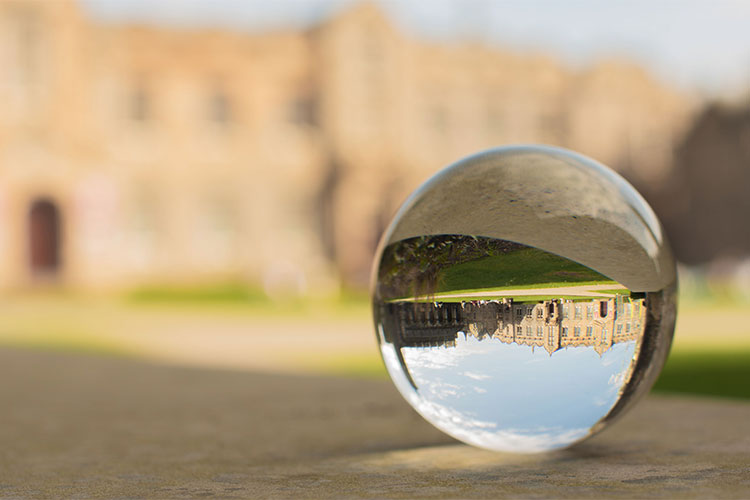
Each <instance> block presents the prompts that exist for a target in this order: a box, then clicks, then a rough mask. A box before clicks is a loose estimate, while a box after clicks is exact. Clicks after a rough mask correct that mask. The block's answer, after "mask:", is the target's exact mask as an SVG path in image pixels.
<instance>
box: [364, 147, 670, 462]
mask: <svg viewBox="0 0 750 500" xmlns="http://www.w3.org/2000/svg"><path fill="white" fill-rule="evenodd" d="M675 290H676V274H675V264H674V260H673V257H672V254H671V251H670V249H669V246H668V244H667V243H666V241H665V238H664V235H663V233H662V229H661V226H660V224H659V222H658V220H657V219H656V217H655V216H654V214H653V212H652V210H651V209H650V207H649V206H648V205H647V204H646V202H645V201H644V200H643V198H642V197H641V196H640V195H639V194H638V193H637V192H636V191H635V189H633V187H632V186H630V184H628V183H627V182H626V181H625V180H624V179H622V178H621V177H620V176H618V175H617V174H615V173H614V172H612V171H611V170H610V169H608V168H607V167H605V166H603V165H600V164H598V163H596V162H594V161H593V160H590V159H588V158H585V157H583V156H580V155H577V154H575V153H572V152H570V151H566V150H562V149H557V148H550V147H542V146H524V147H509V148H500V149H495V150H490V151H487V152H484V153H480V154H478V155H475V156H472V157H469V158H466V159H464V160H462V161H459V162H458V163H456V164H454V165H452V166H450V167H448V168H446V169H445V170H443V171H441V172H439V173H438V174H437V175H435V176H434V177H433V178H431V179H430V180H428V181H427V182H426V183H425V184H424V185H423V186H421V187H420V188H419V189H418V190H417V191H416V192H415V193H414V194H413V195H412V196H411V197H410V198H409V199H408V200H407V201H406V202H405V203H404V205H403V206H402V208H401V209H400V210H399V212H398V214H397V215H396V217H395V218H394V220H393V221H392V222H391V224H390V226H389V227H388V229H387V231H386V233H385V235H384V236H383V239H382V241H381V244H380V248H379V250H378V254H377V256H376V260H375V267H374V275H373V292H372V300H373V309H374V315H375V324H376V330H377V336H378V340H379V343H380V349H381V354H382V356H383V360H384V362H385V365H386V367H387V369H388V372H389V374H390V376H391V378H392V379H393V382H394V383H395V384H396V387H397V388H398V390H399V391H400V392H401V394H402V395H403V396H404V397H405V398H406V400H407V401H408V402H409V403H410V404H411V405H412V406H413V407H414V408H415V409H416V410H417V411H418V412H419V413H420V414H422V415H423V416H424V417H425V418H426V419H427V420H428V421H430V422H431V423H432V424H434V425H435V426H436V427H438V428H440V429H441V430H443V431H445V432H446V433H448V434H450V435H452V436H454V437H456V438H458V439H460V440H462V441H464V442H467V443H470V444H473V445H476V446H480V447H483V448H489V449H493V450H502V451H520V452H534V451H544V450H549V449H554V448H560V447H564V446H567V445H570V444H572V443H575V442H577V441H579V440H581V439H584V438H586V437H587V436H590V435H591V434H593V433H594V432H596V431H598V430H600V429H602V428H603V427H604V426H605V425H606V424H608V423H609V422H611V421H612V420H614V419H615V418H616V417H617V416H619V415H620V414H622V412H623V411H624V410H625V409H627V408H628V407H629V406H630V405H632V404H633V403H634V402H635V401H636V400H637V399H638V397H639V396H641V395H643V394H644V393H646V392H647V391H648V389H649V388H650V387H651V385H652V384H653V382H654V381H655V379H656V377H657V375H658V373H659V371H660V370H661V368H662V366H663V364H664V360H665V358H666V355H667V352H668V350H669V345H670V343H671V338H672V333H673V329H674V320H675Z"/></svg>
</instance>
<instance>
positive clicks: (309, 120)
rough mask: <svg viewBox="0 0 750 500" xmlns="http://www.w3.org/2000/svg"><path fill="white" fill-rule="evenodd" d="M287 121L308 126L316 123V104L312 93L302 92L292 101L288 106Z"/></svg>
mask: <svg viewBox="0 0 750 500" xmlns="http://www.w3.org/2000/svg"><path fill="white" fill-rule="evenodd" d="M289 121H291V122H292V123H294V124H296V125H301V126H308V127H314V126H316V125H318V106H317V102H316V100H315V98H314V97H313V95H312V94H309V93H306V94H302V95H300V96H298V97H297V98H296V99H294V100H293V101H292V103H291V105H290V107H289Z"/></svg>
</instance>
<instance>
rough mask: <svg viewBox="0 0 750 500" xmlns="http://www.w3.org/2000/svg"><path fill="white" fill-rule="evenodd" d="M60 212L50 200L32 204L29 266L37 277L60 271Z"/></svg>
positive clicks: (39, 200) (30, 212) (40, 200)
mask: <svg viewBox="0 0 750 500" xmlns="http://www.w3.org/2000/svg"><path fill="white" fill-rule="evenodd" d="M60 232H61V231H60V211H59V210H58V208H57V206H56V205H55V203H54V202H53V201H51V200H49V199H46V198H44V199H38V200H35V201H34V202H32V204H31V208H30V210H29V264H30V267H31V272H32V273H33V274H35V275H53V274H55V273H57V271H59V269H60V239H61V238H60Z"/></svg>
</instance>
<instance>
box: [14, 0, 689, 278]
mask: <svg viewBox="0 0 750 500" xmlns="http://www.w3.org/2000/svg"><path fill="white" fill-rule="evenodd" d="M0 75H1V76H0V102H3V103H4V109H3V113H2V114H0V179H2V183H0V287H3V288H19V287H26V286H30V285H33V284H36V283H50V282H51V283H56V284H63V285H66V286H70V287H76V288H90V289H102V288H114V289H117V288H122V287H128V286H134V285H137V284H143V283H147V282H156V283H165V282H175V283H193V282H209V281H216V280H243V281H247V282H254V283H262V284H263V286H264V287H265V288H266V290H267V291H268V292H269V293H287V292H293V293H305V292H309V291H324V290H329V289H331V287H335V284H336V283H338V282H340V281H342V280H343V281H345V282H348V283H350V284H353V285H362V284H363V283H365V282H366V280H367V277H368V273H369V268H370V260H371V258H372V254H373V252H374V249H375V246H376V244H377V240H378V237H379V235H380V233H381V231H382V230H383V228H384V227H385V225H386V224H387V221H388V219H389V218H390V216H391V214H392V213H393V211H394V210H395V208H396V207H397V205H398V204H399V203H400V202H401V201H402V200H403V199H404V197H405V196H406V195H407V194H408V193H409V192H410V191H411V190H412V189H414V188H415V187H416V186H417V185H418V184H419V183H420V182H421V181H422V180H424V179H425V178H426V177H427V176H429V175H430V174H432V173H433V172H435V171H436V170H438V169H440V168H442V167H443V166H445V165H446V164H447V163H450V162H451V161H454V160H456V159H458V158H460V157H462V156H465V155H467V154H470V153H472V152H475V151H477V150H480V149H484V148H487V147H492V146H497V145H502V144H507V143H518V142H545V143H551V144H557V145H563V146H567V147H570V148H572V149H575V150H578V151H581V152H583V153H586V154H589V155H591V156H593V157H595V158H597V159H599V160H600V161H603V162H605V163H609V164H611V165H613V166H616V167H617V166H622V167H623V168H625V167H627V168H631V169H632V170H633V171H634V172H637V174H638V175H640V176H642V177H644V178H658V177H659V176H661V175H662V173H663V172H664V171H665V169H666V168H667V167H668V166H669V163H670V154H671V145H672V143H673V141H674V140H675V139H676V138H677V137H678V136H679V135H680V134H681V132H682V127H683V124H684V123H685V122H686V119H687V117H688V115H689V113H690V109H691V104H690V101H689V100H688V99H686V98H685V97H683V96H681V95H679V94H678V93H675V92H674V91H672V90H670V89H668V88H665V87H664V86H662V85H660V84H658V83H657V82H655V81H654V80H652V79H651V78H650V77H649V76H648V75H646V74H645V73H644V72H643V71H642V70H641V69H639V68H637V67H635V66H633V65H630V64H627V63H623V62H617V61H610V62H606V63H602V64H600V65H597V66H596V67H594V68H591V69H589V70H586V71H582V72H572V71H570V70H568V69H566V68H564V67H561V66H560V65H559V64H557V63H556V62H554V61H552V60H550V59H548V58H544V57H536V56H534V57H529V56H521V55H517V54H513V53H509V52H506V51H503V50H500V49H496V48H491V47H488V46H481V45H472V44H462V43H455V44H435V43H427V42H424V41H420V40H415V39H413V38H411V37H410V36H408V35H406V34H405V33H402V32H400V31H399V30H397V29H396V28H395V26H394V25H393V23H392V22H390V20H389V19H387V17H385V16H384V15H383V13H382V12H381V11H380V10H379V9H378V8H376V7H374V6H372V5H369V4H363V5H360V6H358V7H355V8H353V9H350V10H348V11H345V12H342V13H341V14H339V15H336V16H335V17H333V18H331V19H328V20H327V21H325V22H323V23H321V24H319V25H316V26H313V27H311V28H309V29H306V30H298V31H294V30H279V31H274V32H267V33H258V34H244V33H239V32H230V31H222V30H215V29H195V30H188V29H169V28H162V27H145V26H130V25H110V24H105V23H99V22H96V21H94V20H92V19H91V18H90V17H88V16H87V15H86V13H85V12H84V11H83V10H82V9H81V8H80V6H78V5H77V4H76V3H74V2H72V1H70V0H61V1H58V2H22V1H7V2H3V3H2V4H0Z"/></svg>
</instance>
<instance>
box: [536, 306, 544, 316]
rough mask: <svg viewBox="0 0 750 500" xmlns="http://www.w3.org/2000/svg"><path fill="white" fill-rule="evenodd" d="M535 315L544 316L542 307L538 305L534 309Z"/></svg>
mask: <svg viewBox="0 0 750 500" xmlns="http://www.w3.org/2000/svg"><path fill="white" fill-rule="evenodd" d="M536 317H537V318H543V317H544V308H542V307H538V308H537V310H536Z"/></svg>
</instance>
